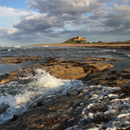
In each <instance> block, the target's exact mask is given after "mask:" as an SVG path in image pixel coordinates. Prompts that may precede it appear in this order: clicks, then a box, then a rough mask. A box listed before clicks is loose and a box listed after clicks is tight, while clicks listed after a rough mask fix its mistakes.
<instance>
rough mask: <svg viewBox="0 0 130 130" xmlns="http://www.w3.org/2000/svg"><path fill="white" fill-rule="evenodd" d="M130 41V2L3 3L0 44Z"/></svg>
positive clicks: (53, 0) (0, 3) (9, 0)
mask: <svg viewBox="0 0 130 130" xmlns="http://www.w3.org/2000/svg"><path fill="white" fill-rule="evenodd" d="M77 35H81V36H82V37H87V41H88V42H98V41H103V42H111V41H126V40H130V0H19V1H18V0H0V45H32V44H41V43H60V42H63V41H66V40H67V39H68V38H71V37H75V36H77Z"/></svg>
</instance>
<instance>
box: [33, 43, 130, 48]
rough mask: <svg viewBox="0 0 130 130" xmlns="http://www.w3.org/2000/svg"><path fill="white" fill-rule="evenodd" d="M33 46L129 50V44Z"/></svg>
mask: <svg viewBox="0 0 130 130" xmlns="http://www.w3.org/2000/svg"><path fill="white" fill-rule="evenodd" d="M33 46H70V47H95V48H115V49H130V44H64V43H63V44H61V43H59V44H58V43H55V44H34V45H33Z"/></svg>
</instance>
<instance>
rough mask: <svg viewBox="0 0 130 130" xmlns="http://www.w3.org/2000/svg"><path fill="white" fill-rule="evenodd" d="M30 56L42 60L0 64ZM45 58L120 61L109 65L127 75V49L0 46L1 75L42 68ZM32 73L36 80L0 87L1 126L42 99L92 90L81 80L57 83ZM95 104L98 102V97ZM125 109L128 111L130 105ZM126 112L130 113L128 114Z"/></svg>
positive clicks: (46, 75) (25, 79)
mask: <svg viewBox="0 0 130 130" xmlns="http://www.w3.org/2000/svg"><path fill="white" fill-rule="evenodd" d="M32 56H42V58H41V59H40V60H39V61H25V62H23V63H20V64H12V63H10V64H3V63H2V62H1V61H2V59H3V58H9V57H32ZM48 58H56V59H58V60H77V61H81V60H82V59H83V58H117V59H119V60H117V61H111V63H112V64H114V65H115V67H113V68H112V69H113V70H114V69H116V70H123V69H125V70H129V71H130V50H127V49H106V48H90V47H89V48H88V47H66V46H62V47H60V46H0V75H4V74H8V73H10V71H15V70H19V69H22V68H30V67H31V66H32V65H35V64H44V63H45V62H46V59H48ZM35 71H36V73H37V74H36V75H35V76H34V75H32V74H31V73H28V75H26V77H21V79H20V81H11V82H9V83H5V84H1V85H0V124H3V123H5V122H6V121H7V120H10V119H12V118H13V117H14V115H20V114H22V113H24V112H25V111H28V110H29V109H31V107H30V106H32V105H34V104H35V103H36V102H37V101H38V100H40V99H42V98H44V99H47V97H52V98H49V101H50V100H52V99H53V98H54V97H57V96H60V95H63V94H66V93H67V92H68V91H71V90H73V89H76V88H78V87H83V86H86V89H89V88H92V87H93V86H87V84H83V83H82V81H80V80H63V79H57V78H56V77H54V76H53V75H50V74H49V73H47V72H45V71H44V70H42V69H40V68H38V69H35ZM94 87H95V86H94ZM97 87H100V88H101V87H102V89H103V91H104V89H105V90H106V91H107V90H109V91H111V88H109V89H108V88H107V87H105V86H104V87H103V86H97ZM116 89H117V88H116ZM118 89H120V88H118ZM102 93H103V92H102ZM100 94H101V91H100ZM109 94H110V93H109ZM101 95H102V94H101ZM94 100H97V97H96V99H94ZM129 101H130V100H129ZM44 102H47V100H44ZM125 105H128V107H130V105H129V103H128V104H125ZM126 112H127V113H129V112H130V111H129V110H128V111H126ZM91 116H92V115H91V114H90V117H91Z"/></svg>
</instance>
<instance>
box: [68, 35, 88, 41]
mask: <svg viewBox="0 0 130 130" xmlns="http://www.w3.org/2000/svg"><path fill="white" fill-rule="evenodd" d="M73 41H74V42H78V43H87V38H86V37H84V38H82V37H81V36H77V37H73V38H69V39H68V40H67V41H66V42H73Z"/></svg>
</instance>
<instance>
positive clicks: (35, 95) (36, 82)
mask: <svg viewBox="0 0 130 130" xmlns="http://www.w3.org/2000/svg"><path fill="white" fill-rule="evenodd" d="M35 71H36V73H37V74H36V75H35V76H32V75H31V74H30V75H29V76H28V77H27V78H26V79H24V78H23V79H22V78H21V80H23V81H24V80H26V81H27V80H30V79H31V82H29V83H27V84H18V82H16V81H15V82H10V83H7V84H3V85H0V90H2V91H4V92H3V93H0V124H2V123H4V122H5V121H7V120H8V119H11V118H13V116H14V115H19V114H21V113H23V112H24V111H26V110H27V109H28V107H29V106H30V105H29V104H32V103H33V102H34V101H37V100H39V99H40V98H41V97H42V98H43V97H46V96H49V95H51V94H53V95H56V94H60V95H61V94H66V93H67V92H68V91H69V90H70V89H71V90H72V89H74V88H76V86H78V87H79V86H80V85H81V86H82V82H81V81H76V80H62V79H57V78H55V77H54V76H51V75H50V74H48V73H46V72H45V71H43V70H41V69H37V70H35Z"/></svg>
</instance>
